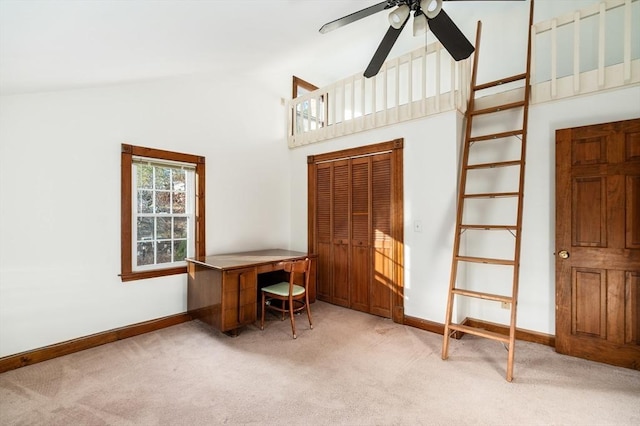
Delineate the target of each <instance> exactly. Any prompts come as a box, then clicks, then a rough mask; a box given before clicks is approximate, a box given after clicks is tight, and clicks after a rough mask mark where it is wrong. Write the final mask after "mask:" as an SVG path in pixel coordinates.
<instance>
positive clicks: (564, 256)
mask: <svg viewBox="0 0 640 426" xmlns="http://www.w3.org/2000/svg"><path fill="white" fill-rule="evenodd" d="M558 256H560V258H561V259H568V258H569V252H568V251H566V250H560V253H558Z"/></svg>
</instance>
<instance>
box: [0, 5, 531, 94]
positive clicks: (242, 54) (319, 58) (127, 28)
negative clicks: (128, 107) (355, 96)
mask: <svg viewBox="0 0 640 426" xmlns="http://www.w3.org/2000/svg"><path fill="white" fill-rule="evenodd" d="M379 1H380V0H128V1H124V0H29V1H25V0H0V93H2V94H11V93H25V92H37V91H48V90H61V89H69V88H77V87H89V86H96V85H104V84H115V83H123V82H132V81H140V80H147V79H154V78H161V77H167V76H174V75H188V74H194V73H205V72H219V73H221V74H220V75H222V76H224V75H225V73H234V74H236V75H237V74H246V75H252V74H253V75H255V74H267V75H268V74H270V73H271V74H274V73H283V74H285V75H287V77H288V78H290V75H291V74H296V75H299V76H300V77H302V78H305V79H308V80H310V81H312V82H314V83H316V84H326V83H328V82H331V81H333V80H335V79H338V78H343V77H347V76H349V75H351V74H354V73H357V72H361V71H362V70H364V68H365V67H366V65H367V64H368V61H369V60H370V58H371V56H372V55H373V52H374V51H375V49H376V48H377V46H378V43H379V42H380V40H381V39H382V37H383V35H384V33H385V32H386V29H387V28H388V21H387V13H384V12H382V13H378V14H376V15H373V16H370V17H368V18H365V19H363V20H360V21H358V22H356V23H353V24H351V25H348V26H346V27H343V28H340V29H338V30H335V31H333V32H330V33H327V34H320V33H319V32H318V29H319V28H320V26H321V25H322V24H324V23H326V22H328V21H331V20H334V19H337V18H339V17H342V16H344V15H347V14H349V13H352V12H354V11H356V10H359V9H362V8H364V7H367V6H370V5H373V4H376V3H378V2H379ZM526 3H527V2H506V1H464V2H453V1H450V2H446V3H445V8H446V10H447V12H448V14H449V15H450V16H451V18H452V19H453V20H454V21H455V22H456V23H457V24H458V26H459V27H460V28H461V29H462V30H463V32H464V33H465V34H466V35H467V37H469V38H470V39H471V40H473V30H474V26H475V21H476V20H477V19H478V17H479V16H480V15H482V14H486V13H498V12H499V13H503V12H504V11H505V10H508V9H509V8H523V7H524V8H526V7H528V6H527V4H526ZM433 40H434V39H433V36H432V35H430V34H429V35H428V36H427V39H425V37H424V36H423V37H418V38H414V37H412V35H411V31H410V29H405V31H404V32H403V34H402V35H401V36H400V38H399V40H398V42H397V44H396V45H395V46H394V49H393V50H392V52H391V54H390V57H393V56H397V55H399V54H401V53H405V52H407V51H409V50H412V49H415V48H418V47H419V46H421V45H424V44H425V42H426V41H428V42H431V41H433Z"/></svg>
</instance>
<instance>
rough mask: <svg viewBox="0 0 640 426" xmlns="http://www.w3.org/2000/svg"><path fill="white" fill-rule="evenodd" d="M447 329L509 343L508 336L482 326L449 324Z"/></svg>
mask: <svg viewBox="0 0 640 426" xmlns="http://www.w3.org/2000/svg"><path fill="white" fill-rule="evenodd" d="M449 329H450V330H453V331H461V332H463V333H468V334H473V335H474V336H480V337H485V338H487V339H491V340H498V341H500V342H503V343H509V336H505V335H504V334H500V333H495V332H493V331H488V330H485V329H484V328H476V327H469V326H467V325H461V324H449Z"/></svg>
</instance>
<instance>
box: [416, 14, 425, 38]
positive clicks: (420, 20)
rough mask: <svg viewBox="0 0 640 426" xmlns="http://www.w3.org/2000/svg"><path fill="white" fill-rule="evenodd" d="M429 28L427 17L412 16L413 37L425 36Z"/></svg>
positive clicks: (421, 15) (420, 15) (422, 15)
mask: <svg viewBox="0 0 640 426" xmlns="http://www.w3.org/2000/svg"><path fill="white" fill-rule="evenodd" d="M428 28H429V24H428V22H427V17H426V16H424V14H423V13H417V12H416V14H415V15H413V36H414V37H417V36H420V35H423V34H426V32H427V30H428Z"/></svg>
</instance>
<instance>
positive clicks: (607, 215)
mask: <svg viewBox="0 0 640 426" xmlns="http://www.w3.org/2000/svg"><path fill="white" fill-rule="evenodd" d="M556 350H557V351H558V352H559V353H564V354H567V355H572V356H578V357H582V358H587V359H591V360H595V361H600V362H605V363H609V364H614V365H619V366H623V367H628V368H635V369H640V119H634V120H628V121H620V122H615V123H608V124H602V125H593V126H586V127H579V128H573V129H563V130H558V131H557V132H556Z"/></svg>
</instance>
